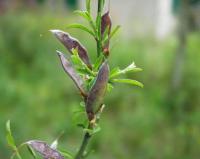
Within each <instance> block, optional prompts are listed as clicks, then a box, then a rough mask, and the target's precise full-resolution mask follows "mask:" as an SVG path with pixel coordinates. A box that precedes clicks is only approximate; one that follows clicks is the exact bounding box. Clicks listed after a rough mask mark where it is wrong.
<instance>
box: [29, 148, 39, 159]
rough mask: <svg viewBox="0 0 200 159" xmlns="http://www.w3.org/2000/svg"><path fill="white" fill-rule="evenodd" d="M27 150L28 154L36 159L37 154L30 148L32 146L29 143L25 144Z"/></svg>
mask: <svg viewBox="0 0 200 159" xmlns="http://www.w3.org/2000/svg"><path fill="white" fill-rule="evenodd" d="M27 148H28V151H29V152H30V154H31V155H32V157H33V158H34V159H37V155H36V153H35V151H34V150H33V149H32V147H30V146H29V145H27Z"/></svg>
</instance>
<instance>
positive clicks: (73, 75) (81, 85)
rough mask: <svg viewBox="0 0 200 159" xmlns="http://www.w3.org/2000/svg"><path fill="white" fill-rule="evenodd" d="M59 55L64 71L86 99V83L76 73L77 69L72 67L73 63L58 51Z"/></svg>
mask: <svg viewBox="0 0 200 159" xmlns="http://www.w3.org/2000/svg"><path fill="white" fill-rule="evenodd" d="M57 53H58V56H59V58H60V61H61V64H62V66H63V69H64V70H65V72H66V73H67V74H68V75H69V76H70V78H71V79H72V80H73V81H74V83H75V84H76V86H77V87H78V89H79V90H80V92H81V95H82V96H84V97H86V92H85V90H84V83H83V80H82V78H81V77H80V76H79V75H78V74H77V73H76V71H75V69H74V68H73V67H72V65H71V63H70V62H69V61H68V60H67V59H66V58H65V56H64V54H63V53H62V52H60V51H57Z"/></svg>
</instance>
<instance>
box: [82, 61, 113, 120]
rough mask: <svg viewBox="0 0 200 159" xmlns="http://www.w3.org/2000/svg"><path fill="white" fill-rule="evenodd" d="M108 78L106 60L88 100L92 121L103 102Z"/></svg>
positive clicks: (89, 116)
mask: <svg viewBox="0 0 200 159" xmlns="http://www.w3.org/2000/svg"><path fill="white" fill-rule="evenodd" d="M108 78H109V66H108V63H107V61H105V62H104V63H103V64H102V66H101V68H100V70H99V72H98V75H97V78H96V81H95V83H94V85H93V87H92V88H91V90H90V92H89V94H88V98H87V101H86V112H87V114H88V119H89V120H90V121H91V120H93V119H94V116H95V111H96V110H97V109H98V108H99V107H100V106H101V105H102V104H103V99H104V96H105V93H106V88H107V83H108Z"/></svg>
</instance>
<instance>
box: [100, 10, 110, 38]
mask: <svg viewBox="0 0 200 159" xmlns="http://www.w3.org/2000/svg"><path fill="white" fill-rule="evenodd" d="M111 27H112V21H111V17H110V12H109V11H108V12H106V13H105V14H104V15H103V16H102V17H101V35H102V36H103V34H104V33H105V31H106V29H107V28H108V34H109V35H110V32H111Z"/></svg>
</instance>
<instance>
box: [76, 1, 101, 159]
mask: <svg viewBox="0 0 200 159" xmlns="http://www.w3.org/2000/svg"><path fill="white" fill-rule="evenodd" d="M102 2H103V1H102V0H98V10H97V19H96V23H97V39H96V41H97V56H98V57H99V56H100V55H101V52H102V35H101V14H102V7H103V3H102ZM88 128H89V129H90V128H91V126H90V125H89V126H88ZM90 138H91V135H90V134H89V133H88V132H86V133H85V135H84V137H83V141H82V144H81V146H80V149H79V151H78V153H77V154H76V156H75V159H83V157H84V152H85V149H86V148H87V145H88V143H89V140H90Z"/></svg>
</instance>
